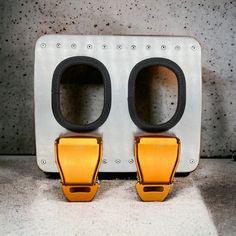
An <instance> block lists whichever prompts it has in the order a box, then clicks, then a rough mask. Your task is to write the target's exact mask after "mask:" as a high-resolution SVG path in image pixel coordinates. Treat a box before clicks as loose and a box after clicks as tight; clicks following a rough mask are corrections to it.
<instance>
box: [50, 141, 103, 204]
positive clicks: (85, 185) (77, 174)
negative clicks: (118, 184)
mask: <svg viewBox="0 0 236 236" xmlns="http://www.w3.org/2000/svg"><path fill="white" fill-rule="evenodd" d="M55 153H56V163H57V166H58V169H59V172H60V176H61V183H62V191H63V193H64V195H65V197H66V198H67V200H69V201H77V202H88V201H91V200H92V199H93V198H94V197H95V195H96V193H97V190H98V187H99V185H98V183H97V174H98V170H99V166H100V164H101V156H102V140H101V138H99V137H60V138H58V139H57V140H56V141H55Z"/></svg>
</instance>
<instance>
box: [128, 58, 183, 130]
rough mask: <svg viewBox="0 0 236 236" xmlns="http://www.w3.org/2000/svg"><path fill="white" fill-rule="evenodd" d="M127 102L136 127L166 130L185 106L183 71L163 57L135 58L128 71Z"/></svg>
mask: <svg viewBox="0 0 236 236" xmlns="http://www.w3.org/2000/svg"><path fill="white" fill-rule="evenodd" d="M128 103H129V112H130V116H131V119H132V120H133V122H134V123H135V124H136V125H137V126H138V127H139V128H140V129H143V130H146V131H148V132H162V131H166V130H169V129H170V128H172V127H173V126H174V125H176V124H177V123H178V122H179V120H180V119H181V117H182V115H183V112H184V109H185V103H186V83H185V77H184V74H183V71H182V70H181V68H180V67H179V66H178V65H177V64H176V63H174V62H173V61H171V60H168V59H165V58H150V59H146V60H144V61H141V62H139V63H138V64H137V65H136V66H135V67H134V68H133V70H132V71H131V74H130V78H129V95H128Z"/></svg>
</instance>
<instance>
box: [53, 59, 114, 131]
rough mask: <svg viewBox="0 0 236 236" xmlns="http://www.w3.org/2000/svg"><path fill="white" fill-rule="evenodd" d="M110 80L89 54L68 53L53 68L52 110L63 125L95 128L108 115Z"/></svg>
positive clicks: (75, 129)
mask: <svg viewBox="0 0 236 236" xmlns="http://www.w3.org/2000/svg"><path fill="white" fill-rule="evenodd" d="M110 107H111V82H110V77H109V74H108V71H107V69H106V68H105V66H104V65H103V64H102V63H101V62H99V61H98V60H96V59H94V58H90V57H71V58H68V59H66V60H64V61H62V62H61V63H60V64H59V65H58V66H57V67H56V69H55V72H54V75H53V82H52V110H53V114H54V116H55V118H56V120H57V121H58V123H59V124H61V125H62V126H63V127H64V128H66V129H69V130H71V131H76V132H83V131H90V130H94V129H97V128H98V127H99V126H101V125H102V124H103V123H104V122H105V120H106V119H107V116H108V115H109V112H110Z"/></svg>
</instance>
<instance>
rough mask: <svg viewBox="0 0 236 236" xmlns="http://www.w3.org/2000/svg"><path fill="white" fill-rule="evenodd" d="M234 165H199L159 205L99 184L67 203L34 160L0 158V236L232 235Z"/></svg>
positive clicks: (116, 184) (128, 189)
mask: <svg viewBox="0 0 236 236" xmlns="http://www.w3.org/2000/svg"><path fill="white" fill-rule="evenodd" d="M235 165H236V162H233V161H231V160H229V159H222V160H219V159H218V160H216V159H212V160H206V159H203V160H201V164H200V166H199V168H198V169H197V170H196V171H195V172H194V173H192V174H190V175H189V176H188V177H185V178H183V177H178V178H176V181H175V185H174V188H173V191H172V193H171V195H170V196H169V198H168V200H167V201H165V202H163V203H144V202H141V201H139V199H138V197H137V195H136V193H135V188H134V185H135V181H134V180H102V181H101V188H100V190H99V192H98V194H97V196H96V198H95V200H94V201H93V202H90V203H69V202H67V201H65V199H64V197H63V195H62V192H61V190H60V181H59V179H55V178H46V176H45V175H44V173H42V172H41V171H40V170H39V169H38V167H37V165H36V161H35V158H32V156H28V157H24V156H22V157H21V160H20V159H19V157H9V156H8V157H6V156H5V157H4V156H0V208H1V212H0V235H113V236H114V235H135V236H137V235H188V236H189V235H217V234H218V235H235V232H236V225H235V222H236V215H235V212H236V203H235V197H236V191H235V190H236V181H235V180H236V168H235Z"/></svg>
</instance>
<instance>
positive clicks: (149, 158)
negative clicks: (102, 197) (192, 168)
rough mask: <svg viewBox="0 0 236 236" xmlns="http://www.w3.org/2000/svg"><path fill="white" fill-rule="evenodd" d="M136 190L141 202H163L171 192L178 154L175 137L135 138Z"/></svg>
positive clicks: (178, 142)
mask: <svg viewBox="0 0 236 236" xmlns="http://www.w3.org/2000/svg"><path fill="white" fill-rule="evenodd" d="M134 153H135V161H136V166H137V170H138V183H137V184H136V190H137V193H138V195H139V197H140V198H141V199H142V200H143V201H163V200H164V199H165V198H166V197H167V195H168V193H169V192H170V190H171V184H172V182H173V178H174V175H175V171H176V168H177V164H178V161H179V154H180V141H179V139H178V138H176V137H164V136H160V137H154V136H150V137H148V136H147V137H145V136H143V137H136V138H135V145H134Z"/></svg>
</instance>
